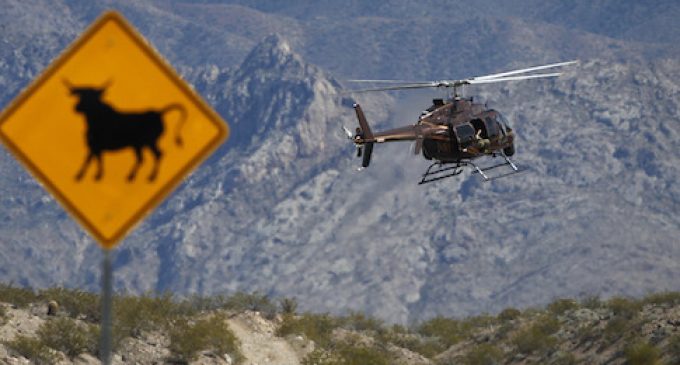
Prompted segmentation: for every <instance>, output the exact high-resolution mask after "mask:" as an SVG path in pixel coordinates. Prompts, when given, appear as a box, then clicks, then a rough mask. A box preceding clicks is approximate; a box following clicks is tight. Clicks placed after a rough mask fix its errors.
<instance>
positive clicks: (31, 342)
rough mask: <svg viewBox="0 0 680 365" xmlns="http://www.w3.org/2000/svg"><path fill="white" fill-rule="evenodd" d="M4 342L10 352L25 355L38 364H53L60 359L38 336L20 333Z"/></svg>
mask: <svg viewBox="0 0 680 365" xmlns="http://www.w3.org/2000/svg"><path fill="white" fill-rule="evenodd" d="M3 344H4V345H5V346H7V349H8V350H9V351H10V353H13V354H15V355H19V356H23V357H25V358H27V359H29V360H31V362H32V363H33V364H36V365H52V364H55V363H56V362H57V361H59V359H60V356H59V355H58V354H57V353H56V352H55V351H54V350H52V349H51V348H49V347H47V346H46V345H45V344H44V343H43V342H42V341H40V340H39V339H37V338H33V337H28V336H22V335H19V336H16V337H14V339H13V340H11V341H6V342H3Z"/></svg>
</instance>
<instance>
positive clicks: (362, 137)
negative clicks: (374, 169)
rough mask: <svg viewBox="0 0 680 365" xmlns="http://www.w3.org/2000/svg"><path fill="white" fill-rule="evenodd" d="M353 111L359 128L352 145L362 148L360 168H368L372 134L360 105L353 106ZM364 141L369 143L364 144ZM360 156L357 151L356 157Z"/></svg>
mask: <svg viewBox="0 0 680 365" xmlns="http://www.w3.org/2000/svg"><path fill="white" fill-rule="evenodd" d="M354 110H355V111H356V113H357V119H359V128H358V129H357V135H356V136H355V137H354V143H357V145H359V146H361V145H363V146H364V151H363V156H362V157H363V159H362V161H361V166H362V167H368V165H370V163H371V155H372V154H373V132H371V127H370V126H369V125H368V120H366V116H365V115H364V111H363V110H361V105H359V104H354ZM366 140H369V142H366ZM361 155H362V153H361V150H359V151H358V153H357V156H361Z"/></svg>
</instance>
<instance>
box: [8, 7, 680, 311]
mask: <svg viewBox="0 0 680 365" xmlns="http://www.w3.org/2000/svg"><path fill="white" fill-rule="evenodd" d="M376 4H377V3H375V2H370V1H356V2H353V3H352V5H351V6H339V5H338V4H337V3H335V2H326V1H321V2H318V3H314V4H313V5H310V4H309V3H308V2H298V1H291V2H286V3H285V4H281V3H278V2H263V1H233V2H227V1H225V2H214V1H205V2H185V1H173V2H165V1H162V2H161V1H146V2H132V1H123V0H111V1H97V2H90V1H75V0H69V1H57V2H49V3H48V2H40V1H34V2H19V1H9V0H8V1H6V4H4V5H5V6H4V9H7V11H3V12H2V13H0V25H1V26H2V27H3V28H2V29H3V32H2V34H1V36H0V37H1V39H0V55H1V57H0V85H2V86H3V87H2V88H1V90H0V101H2V103H3V105H4V104H5V103H7V102H9V100H11V98H12V97H14V96H15V95H17V93H18V92H19V91H20V89H21V88H22V87H23V86H25V85H26V84H27V83H28V82H29V80H30V79H31V78H33V77H35V76H36V75H37V73H38V72H39V71H40V70H41V69H42V68H43V67H44V66H45V65H46V64H47V63H48V62H49V60H50V59H51V58H53V57H54V56H56V55H57V54H58V53H59V51H60V49H61V48H62V47H64V46H65V45H66V44H68V43H69V42H70V41H71V40H72V39H73V38H74V37H75V36H76V35H77V34H78V33H79V32H80V31H81V30H82V29H83V27H84V26H85V25H86V24H88V23H89V22H90V21H92V19H94V17H95V16H96V15H97V14H99V12H100V11H101V10H102V9H105V8H109V7H113V8H116V9H119V10H120V11H122V12H123V13H124V14H125V15H126V16H127V17H129V19H130V20H131V21H132V23H133V24H135V26H138V27H139V28H140V30H141V31H142V33H143V34H144V35H145V36H147V37H148V38H149V39H150V41H151V42H152V43H153V44H154V45H155V46H156V47H158V49H159V51H160V52H161V53H162V54H164V55H165V56H166V57H167V58H168V59H169V60H170V62H171V63H173V64H174V65H175V66H176V67H177V68H178V69H179V70H180V72H181V73H182V74H183V75H184V77H185V78H186V79H187V80H188V81H189V82H191V83H192V84H193V85H194V87H195V88H196V89H197V91H198V92H199V93H200V94H202V95H203V96H204V97H205V98H206V100H208V101H209V103H211V104H212V105H213V106H214V107H215V108H216V110H217V111H218V112H219V113H220V114H221V115H222V116H224V117H225V119H227V120H228V122H229V123H230V126H231V128H232V136H231V138H230V140H229V141H228V143H227V144H225V146H223V147H222V148H221V149H220V150H219V151H218V152H217V153H216V154H215V156H213V157H212V158H210V159H209V160H208V161H207V163H206V164H204V165H203V166H202V167H201V168H200V169H199V170H198V171H196V172H195V173H194V174H193V175H192V176H191V177H189V178H188V179H187V181H186V183H185V184H184V185H183V186H182V187H181V188H180V189H179V190H178V192H177V193H175V194H174V195H173V196H172V197H171V198H170V199H169V200H168V201H167V202H166V203H165V204H164V205H162V206H161V208H160V209H159V210H158V211H157V212H155V213H153V214H152V215H151V216H150V217H149V219H147V220H146V221H145V222H144V223H142V224H141V225H140V227H139V228H138V229H137V230H136V231H135V232H134V233H133V234H131V235H130V237H129V238H128V239H127V240H126V241H125V242H123V244H122V245H121V246H120V248H119V249H117V250H116V262H115V268H116V272H115V282H116V284H115V285H116V288H117V289H118V290H127V291H132V292H142V291H147V290H152V291H153V290H157V291H166V290H170V291H173V292H176V293H179V294H192V293H206V294H207V293H222V292H226V293H231V292H234V291H236V290H243V291H247V292H252V291H256V290H257V291H260V292H263V293H267V294H270V295H281V296H293V297H296V298H297V299H298V301H299V303H300V306H301V308H302V309H305V310H313V311H317V312H325V311H331V312H334V313H343V312H345V311H348V310H360V311H365V312H368V313H370V314H374V315H376V316H379V317H380V318H383V319H386V320H389V321H392V322H401V323H408V322H409V321H414V320H422V319H425V318H431V317H433V316H436V315H440V314H441V315H447V316H453V315H463V314H478V313H481V312H492V313H495V312H498V311H500V310H502V309H503V308H505V307H507V306H517V307H526V306H532V305H537V304H542V303H548V302H550V301H551V300H552V299H554V298H556V297H563V296H573V297H578V296H587V295H602V296H603V297H608V296H611V295H636V296H639V295H644V294H646V293H647V292H649V291H652V290H677V289H678V288H679V287H678V282H677V280H676V278H677V277H678V274H680V266H678V264H677V263H678V262H679V258H680V245H678V244H677V242H678V241H677V237H678V233H679V232H678V227H679V225H678V223H679V222H678V218H677V214H674V213H676V212H677V210H678V207H679V206H680V204H679V203H680V191H678V187H677V184H675V181H676V180H677V178H678V170H677V168H676V167H675V166H677V164H678V158H677V157H675V156H676V154H675V153H674V152H675V151H677V150H678V147H680V146H678V143H679V142H678V141H679V139H678V132H677V123H678V100H679V99H678V93H679V91H680V90H679V89H680V81H679V80H680V78H679V77H678V76H679V73H680V64H679V63H678V61H676V60H675V59H674V58H673V57H672V56H673V55H675V54H676V52H677V46H676V45H674V43H673V42H672V41H671V40H672V39H675V38H673V34H676V33H674V32H676V31H675V29H676V28H674V27H673V26H670V25H667V23H666V22H664V21H662V20H663V19H665V17H666V16H667V14H673V11H677V9H678V6H677V5H675V3H674V2H670V1H667V2H659V4H661V5H658V6H657V5H654V4H653V5H648V6H647V7H644V6H642V5H640V6H636V7H625V6H621V7H614V5H612V4H613V3H612V4H610V3H609V2H607V3H606V4H605V5H598V4H599V3H598V4H594V5H588V4H586V3H585V2H582V3H579V5H578V6H573V7H569V9H568V15H569V17H567V18H564V19H573V20H571V21H566V20H564V19H563V18H560V17H556V16H555V14H558V13H561V10H560V9H565V7H566V6H567V3H561V2H560V3H559V4H556V3H552V4H553V5H552V6H551V5H550V4H546V5H541V6H533V5H532V4H534V2H531V1H524V2H516V1H513V2H499V1H491V0H486V1H481V2H479V4H475V5H470V4H467V5H464V4H460V5H457V6H445V4H443V3H442V2H440V1H435V0H432V1H427V2H422V4H421V3H419V4H415V3H412V2H408V1H396V0H395V1H390V2H384V3H380V4H379V5H376ZM513 4H514V5H513ZM603 4H604V3H603ZM529 7H532V8H533V9H534V10H535V11H532V12H524V11H522V9H527V8H529ZM46 9H49V10H46ZM612 9H614V10H612ZM564 11H565V12H566V10H564ZM612 11H617V12H619V13H617V14H619V15H621V16H620V17H615V18H614V19H621V20H620V21H621V22H623V21H624V20H625V21H627V22H628V24H632V25H631V29H642V28H647V29H650V28H651V29H650V33H649V34H653V33H654V32H656V33H657V34H658V38H655V42H648V40H649V39H648V38H646V37H651V35H645V36H642V35H641V36H640V37H633V36H631V33H629V32H628V30H625V31H624V30H621V27H619V28H617V25H616V24H619V23H616V22H614V23H607V24H613V25H611V26H609V27H598V26H596V25H597V21H596V19H597V18H595V19H593V17H595V16H593V17H584V16H582V15H583V14H591V13H592V14H609V13H610V12H612ZM652 15H653V16H652ZM635 19H641V20H639V21H637V22H635V21H634V20H635ZM642 19H644V21H643V20H642ZM649 19H652V20H653V19H658V21H655V22H652V23H650V22H648V21H647V20H649ZM654 27H656V28H654ZM626 29H628V28H626ZM270 33H276V34H275V35H269V34H270ZM572 58H580V59H582V62H581V63H580V64H579V66H578V67H575V68H572V69H570V70H568V71H567V72H566V74H565V75H564V76H563V77H561V78H560V79H558V80H547V81H528V82H525V83H516V84H507V85H498V86H489V87H484V88H479V89H469V90H466V93H467V94H468V95H476V96H477V97H479V98H482V100H485V101H487V102H488V104H489V105H490V106H491V107H494V108H496V109H498V110H500V111H501V112H502V113H503V114H504V115H506V116H507V117H508V119H509V120H510V122H511V125H512V126H513V128H514V129H515V131H516V132H517V134H518V138H519V142H518V145H517V148H518V151H517V154H516V161H517V162H518V163H519V164H520V165H522V166H524V167H526V168H528V169H529V172H527V173H524V174H522V175H518V176H515V177H513V178H508V179H502V180H499V181H496V182H492V183H482V182H480V181H479V180H477V178H476V177H475V176H471V175H469V174H464V175H461V176H460V177H459V178H457V179H449V180H445V181H441V182H438V183H435V184H432V185H428V186H418V185H416V182H417V180H418V178H419V174H420V173H422V171H424V169H425V168H426V167H427V162H426V161H425V160H423V159H422V158H421V157H419V156H413V155H412V153H411V152H410V151H409V146H408V145H406V144H404V145H399V144H395V145H380V146H377V147H376V149H375V151H374V159H373V163H372V165H371V167H370V168H369V169H367V170H365V171H362V172H357V171H356V167H357V166H358V161H356V160H354V159H353V153H354V151H353V147H352V146H350V145H349V144H348V143H347V140H346V139H344V136H343V134H342V132H341V130H340V126H342V125H345V126H347V127H350V128H351V127H353V126H354V125H355V124H356V122H355V120H354V114H353V113H354V112H353V110H352V109H351V105H352V103H353V102H359V103H361V105H362V106H363V108H364V110H365V111H366V113H367V116H368V118H369V120H370V121H371V123H372V125H373V126H374V128H376V129H380V128H385V127H389V126H398V125H403V124H406V123H412V122H413V121H414V120H415V118H416V117H417V116H418V114H419V112H420V110H421V109H422V108H425V107H427V106H428V105H429V103H430V100H429V99H431V98H432V97H440V96H441V93H440V92H438V91H427V92H418V93H413V94H408V95H406V94H394V95H391V94H347V93H343V92H342V91H343V88H342V87H341V85H342V80H343V79H347V78H352V77H362V78H363V77H371V78H373V77H376V78H399V79H423V78H424V79H437V78H442V77H447V78H448V77H450V78H457V77H467V76H471V75H479V74H483V73H486V72H494V71H503V70H505V69H510V68H513V67H523V66H530V65H534V64H538V63H541V62H552V61H557V60H566V59H572ZM0 171H1V173H0V191H1V192H2V194H1V197H0V199H2V206H3V210H2V212H1V214H2V218H1V219H0V231H1V232H2V235H1V236H2V237H1V238H0V245H1V246H2V250H1V251H0V280H2V281H5V282H14V283H17V284H20V285H26V286H34V287H46V286H51V285H63V286H67V287H80V288H86V289H89V290H98V287H99V282H98V276H99V261H100V259H101V253H100V252H99V249H98V248H97V247H96V245H94V244H93V243H92V241H91V240H90V239H89V238H88V237H87V235H86V234H85V233H84V232H82V231H81V230H80V229H79V228H78V227H77V226H76V224H75V223H73V222H72V221H71V220H70V218H69V217H67V216H66V214H65V213H64V212H63V211H62V210H61V208H59V207H58V206H57V205H56V204H55V202H54V201H53V199H52V198H51V197H49V196H48V195H47V194H46V193H45V192H44V191H43V190H42V189H41V188H40V187H39V186H38V184H37V183H35V182H34V180H33V179H32V178H31V177H30V176H28V174H27V173H26V172H24V171H23V169H22V168H21V167H20V166H18V164H17V163H16V162H15V161H14V159H13V158H12V157H11V156H9V155H8V154H7V153H6V152H3V153H2V154H0Z"/></svg>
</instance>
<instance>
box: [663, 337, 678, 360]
mask: <svg viewBox="0 0 680 365" xmlns="http://www.w3.org/2000/svg"><path fill="white" fill-rule="evenodd" d="M666 351H668V353H669V354H670V355H671V357H673V358H675V359H677V360H680V335H674V336H671V337H670V338H669V339H668V344H667V345H666ZM678 362H680V361H678Z"/></svg>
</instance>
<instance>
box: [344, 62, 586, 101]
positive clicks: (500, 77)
mask: <svg viewBox="0 0 680 365" xmlns="http://www.w3.org/2000/svg"><path fill="white" fill-rule="evenodd" d="M575 63H578V60H574V61H567V62H558V63H551V64H548V65H541V66H534V67H528V68H523V69H518V70H512V71H506V72H500V73H495V74H491V75H484V76H476V77H470V78H467V79H462V80H438V81H403V80H357V79H354V80H347V81H348V82H356V83H374V84H380V83H383V84H397V85H395V86H384V87H378V88H370V89H360V90H350V91H349V92H351V93H362V92H372V91H389V90H408V89H424V88H433V87H434V88H453V90H454V95H458V92H457V91H458V89H459V88H461V87H463V86H465V85H474V84H491V83H496V82H508V81H520V80H530V79H538V78H547V77H558V76H560V75H561V74H562V73H561V72H551V73H537V74H528V73H531V72H535V71H541V70H546V69H550V68H556V67H563V66H568V65H571V64H575Z"/></svg>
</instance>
